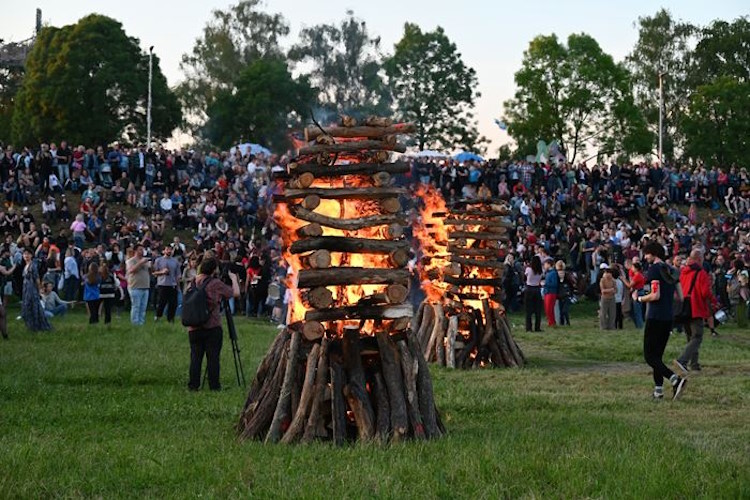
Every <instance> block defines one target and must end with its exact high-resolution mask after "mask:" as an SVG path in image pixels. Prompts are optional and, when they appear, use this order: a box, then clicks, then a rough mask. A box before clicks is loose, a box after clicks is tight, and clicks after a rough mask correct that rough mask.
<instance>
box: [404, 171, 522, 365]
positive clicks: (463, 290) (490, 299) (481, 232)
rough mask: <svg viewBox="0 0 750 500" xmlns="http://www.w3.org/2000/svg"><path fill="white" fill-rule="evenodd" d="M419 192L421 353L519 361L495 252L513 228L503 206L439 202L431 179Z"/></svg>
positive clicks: (463, 361) (452, 360)
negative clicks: (503, 304)
mask: <svg viewBox="0 0 750 500" xmlns="http://www.w3.org/2000/svg"><path fill="white" fill-rule="evenodd" d="M418 194H419V197H420V198H421V201H422V204H423V205H422V207H421V209H420V218H419V222H418V223H417V224H416V226H415V228H414V229H415V230H414V234H415V236H416V237H417V239H418V240H419V242H420V248H421V252H422V258H421V259H420V262H419V269H420V278H421V282H422V289H423V290H424V292H425V295H426V296H427V298H426V300H425V301H424V302H423V303H422V304H421V305H420V307H419V310H418V312H417V315H416V317H415V320H414V321H413V328H414V330H415V332H416V333H417V339H418V341H419V343H420V346H421V348H422V353H423V355H424V357H425V359H427V360H428V361H435V362H437V363H438V364H441V365H445V366H448V367H451V368H456V367H458V368H470V367H479V366H487V365H491V366H522V365H523V364H524V362H525V360H524V357H523V353H522V352H521V349H520V348H519V347H518V344H516V342H515V340H514V339H513V337H512V335H511V331H510V323H509V322H508V320H507V318H506V316H505V309H504V308H503V306H502V302H501V299H502V293H501V292H502V276H503V263H502V262H501V261H500V260H499V259H498V256H499V255H501V246H502V245H503V244H504V243H506V242H507V241H508V238H507V235H506V233H507V230H508V228H510V227H512V223H511V222H510V221H509V220H507V219H506V217H505V216H506V215H508V213H509V211H508V208H507V207H506V206H505V205H504V203H503V202H502V201H499V200H492V199H471V200H459V201H456V202H453V203H451V204H446V202H445V200H444V199H443V196H442V195H441V194H440V191H438V190H437V189H435V188H434V187H431V186H420V188H419V189H418Z"/></svg>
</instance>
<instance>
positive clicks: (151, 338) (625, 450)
mask: <svg viewBox="0 0 750 500" xmlns="http://www.w3.org/2000/svg"><path fill="white" fill-rule="evenodd" d="M17 314H18V311H17V309H15V310H11V311H10V312H9V316H12V317H15V315H17ZM573 316H574V317H575V316H579V318H580V317H581V316H583V317H584V318H585V319H579V320H577V321H575V322H574V325H573V327H572V328H567V329H558V330H556V331H546V332H544V333H541V334H539V333H536V334H524V333H520V332H519V331H520V330H521V329H522V328H520V326H517V327H516V329H515V333H516V337H517V339H518V341H519V343H520V344H521V346H522V347H523V349H524V350H525V353H526V355H527V357H528V358H529V367H528V368H525V369H523V370H494V369H487V370H480V371H467V372H459V371H449V370H446V369H442V368H436V367H435V368H434V369H433V376H434V381H435V393H436V399H437V403H438V406H439V408H440V410H441V412H442V415H443V420H444V422H445V424H446V427H447V428H448V435H447V436H446V437H445V438H443V439H441V440H438V441H434V442H411V443H405V444H399V445H394V446H387V447H381V446H376V445H351V446H347V447H344V448H335V447H333V446H329V445H327V444H315V445H309V446H291V447H290V446H283V445H269V446H267V445H263V444H259V443H255V442H246V443H241V444H240V443H238V442H237V441H236V440H235V438H234V432H233V426H234V424H235V422H236V420H237V417H238V413H239V411H240V409H241V406H242V404H243V402H244V398H245V390H241V389H239V388H237V386H236V383H235V381H234V378H233V377H234V371H233V368H232V359H231V351H230V350H229V349H228V344H227V343H225V348H224V351H223V356H222V363H223V371H222V381H223V383H224V387H225V390H224V391H222V392H220V393H209V392H208V391H202V392H199V393H190V392H188V391H187V389H186V387H185V384H186V381H187V380H186V379H187V365H188V353H189V347H188V343H187V335H186V334H185V333H184V331H182V330H181V329H179V328H178V327H170V326H167V325H163V324H160V325H159V326H158V327H155V326H154V325H153V324H151V323H150V319H149V323H148V324H147V325H146V326H145V327H143V328H141V329H135V328H131V326H130V324H129V322H128V321H127V318H126V317H125V315H123V316H121V317H119V318H116V320H115V325H114V326H113V327H112V328H111V329H106V328H105V327H104V326H103V325H99V326H97V327H89V326H88V325H86V324H85V323H86V321H85V319H84V317H83V315H81V314H80V313H78V314H73V315H72V316H69V317H67V318H65V320H63V321H58V322H57V325H56V330H55V331H54V332H51V333H39V334H32V333H29V332H27V331H25V329H24V327H23V326H22V324H21V323H20V322H18V321H15V319H11V320H10V323H9V324H10V332H11V339H10V340H9V341H5V342H0V471H2V473H0V496H2V497H3V498H42V497H100V498H114V497H139V498H140V497H152V498H182V497H197V496H202V497H210V498H224V497H241V498H247V497H251V496H252V497H257V498H267V497H304V498H353V497H354V498H356V497H390V498H438V497H439V498H454V497H472V498H500V497H504V498H517V497H558V498H570V497H601V498H620V497H622V498H657V497H662V498H695V497H706V498H749V497H750V405H748V402H749V401H750V396H749V394H750V331H745V332H739V331H737V330H735V329H732V328H723V329H722V335H721V337H719V338H716V339H714V338H707V339H706V341H705V342H704V346H703V349H702V363H703V366H704V370H703V372H702V373H701V374H700V375H697V376H694V377H692V378H691V380H690V383H689V385H688V387H687V389H686V392H685V395H684V398H683V399H682V400H680V401H678V402H674V403H673V402H670V401H663V402H654V401H652V400H651V399H650V394H651V389H652V387H651V385H652V382H651V377H650V373H649V369H648V367H647V366H646V365H645V364H644V363H643V362H642V361H641V337H642V334H641V333H640V332H638V331H635V330H634V329H632V328H631V329H626V330H625V331H619V332H614V333H603V332H599V331H597V329H596V328H595V326H594V318H593V313H592V312H591V310H590V308H588V307H586V306H583V308H582V309H581V308H580V307H579V309H574V311H573ZM513 322H514V323H515V324H516V325H519V324H520V318H517V317H515V318H514V319H513ZM237 325H238V329H239V332H240V343H241V346H242V347H243V353H242V354H243V358H244V360H245V365H246V372H247V375H248V379H250V378H252V375H253V374H254V370H255V367H256V366H257V364H258V362H259V361H260V358H261V356H262V355H263V354H264V352H265V350H266V349H267V347H268V345H269V343H270V341H271V339H272V338H273V336H274V335H275V333H276V329H275V328H272V327H270V326H268V324H267V323H265V322H256V321H247V320H245V319H240V318H238V320H237ZM683 345H684V338H683V337H681V336H678V335H675V336H673V338H672V340H671V341H670V345H669V347H668V352H667V355H668V356H669V357H670V359H671V358H672V357H674V356H675V355H676V354H677V352H678V349H679V348H680V347H682V346H683Z"/></svg>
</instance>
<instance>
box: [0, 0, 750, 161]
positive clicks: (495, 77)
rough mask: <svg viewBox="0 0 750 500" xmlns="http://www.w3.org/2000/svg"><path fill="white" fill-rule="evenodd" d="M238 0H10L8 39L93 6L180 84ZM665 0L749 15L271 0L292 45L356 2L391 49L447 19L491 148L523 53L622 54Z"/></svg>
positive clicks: (721, 3)
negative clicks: (211, 28) (472, 78)
mask: <svg viewBox="0 0 750 500" xmlns="http://www.w3.org/2000/svg"><path fill="white" fill-rule="evenodd" d="M232 3H233V2H231V1H230V0H199V1H198V0H194V1H184V0H182V1H177V0H156V1H154V0H151V1H147V0H129V1H122V0H118V1H112V0H68V1H65V0H36V1H34V2H28V1H23V0H3V1H2V3H1V4H0V38H3V39H5V40H6V41H20V40H23V39H26V38H28V37H29V36H31V35H32V33H33V29H34V20H35V15H36V14H35V8H36V7H40V8H41V9H42V19H43V21H44V23H45V24H50V25H54V26H63V25H66V24H71V23H74V22H76V21H77V20H78V19H79V18H81V17H83V16H85V15H86V14H89V13H91V12H98V13H100V14H105V15H108V16H110V17H113V18H115V19H117V20H119V21H120V22H121V23H122V24H123V26H124V28H125V30H126V32H127V33H128V35H130V36H134V37H136V38H138V39H140V42H141V47H142V48H143V49H144V50H148V47H149V46H150V45H154V52H155V53H156V54H158V56H159V57H160V58H161V68H162V71H163V72H164V74H165V75H166V77H167V80H168V82H169V84H170V85H175V84H176V83H178V82H179V81H180V80H181V78H182V74H181V72H180V70H179V62H180V57H181V55H182V54H183V53H185V52H188V51H189V50H190V49H191V48H192V46H193V42H194V40H195V39H196V37H198V36H199V35H200V34H201V31H202V28H203V26H204V25H205V23H206V21H208V19H209V17H210V13H211V11H212V10H213V9H217V8H218V9H224V8H226V7H228V6H229V5H231V4H232ZM660 7H665V8H667V9H669V10H670V11H671V12H672V14H673V16H674V17H676V18H679V19H682V20H685V21H690V22H692V23H695V24H700V25H703V24H707V23H708V22H710V21H711V20H713V19H717V18H720V19H725V20H732V19H734V18H736V17H739V16H742V15H748V14H750V6H749V4H748V2H747V0H744V1H743V0H713V1H710V2H709V1H706V0H703V1H700V0H682V1H679V0H674V1H662V2H655V1H648V0H630V1H626V2H622V1H620V2H613V1H608V0H598V1H597V0H569V1H566V2H560V1H551V0H527V1H523V0H521V1H514V2H509V1H506V0H495V1H492V0H487V1H478V0H473V1H472V0H464V1H462V2H456V1H451V2H447V1H444V0H431V1H427V0H408V1H405V0H401V1H394V0H380V1H378V0H370V1H368V2H362V1H354V0H326V1H323V2H320V1H312V0H304V1H301V0H267V1H266V9H265V10H266V11H268V12H280V13H282V14H283V15H284V17H286V18H287V20H288V21H289V23H290V26H291V33H290V36H289V37H288V39H287V40H286V41H285V45H286V46H288V45H290V44H291V43H293V42H294V41H295V40H296V36H297V33H298V32H299V30H300V28H302V27H304V26H311V25H315V24H318V23H323V22H338V21H340V20H341V19H342V18H343V17H344V15H345V13H346V10H347V9H352V10H354V13H355V15H356V16H357V17H359V18H361V19H364V20H365V21H366V22H367V24H368V28H369V30H370V33H371V34H373V35H379V36H381V38H382V47H383V49H384V50H385V51H387V52H391V51H392V50H393V45H394V43H395V42H397V41H398V40H399V39H400V38H401V35H402V34H403V25H404V23H405V22H407V21H409V22H414V23H417V24H418V25H420V26H421V27H422V29H423V30H432V29H434V28H435V27H436V26H438V25H439V26H442V27H443V28H444V29H445V31H446V33H447V35H448V37H449V38H450V39H451V40H453V42H454V43H456V45H457V46H458V49H459V51H460V52H461V54H462V55H463V58H464V62H465V63H466V64H468V65H469V66H471V67H473V68H474V69H475V70H476V71H477V77H478V80H479V89H478V90H479V91H480V92H481V94H482V97H481V98H480V99H479V101H478V102H477V109H476V114H477V117H478V120H479V130H480V132H481V133H482V134H484V135H485V136H486V137H487V138H488V139H490V140H491V146H490V153H494V151H495V150H496V148H497V147H498V146H499V145H500V144H503V143H505V142H507V141H508V137H507V134H506V133H505V132H503V131H501V130H500V129H499V128H498V127H497V126H496V125H495V124H494V123H493V120H494V118H499V117H501V115H502V103H503V101H505V100H507V99H509V98H511V97H512V96H513V93H514V82H513V74H514V73H515V72H516V71H517V70H518V68H519V67H520V64H521V58H522V56H523V51H524V50H525V49H526V48H527V46H528V43H529V41H530V40H531V39H532V38H533V37H534V36H536V35H538V34H550V33H556V34H557V35H558V37H559V38H561V39H565V38H567V36H568V35H569V34H570V33H574V32H586V33H589V34H590V35H592V36H593V37H594V38H596V39H597V40H598V42H599V44H600V45H601V46H602V48H603V50H604V51H605V52H607V53H609V54H612V55H613V56H614V58H615V59H616V60H618V61H619V60H622V59H623V58H624V57H625V55H626V54H627V53H628V52H629V51H630V50H631V48H632V46H633V44H634V43H635V41H636V38H637V30H636V26H635V23H636V21H637V19H638V17H639V16H645V15H652V14H654V13H655V12H656V11H657V10H658V9H659V8H660Z"/></svg>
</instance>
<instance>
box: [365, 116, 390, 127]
mask: <svg viewBox="0 0 750 500" xmlns="http://www.w3.org/2000/svg"><path fill="white" fill-rule="evenodd" d="M364 124H365V125H367V126H369V127H391V126H393V120H392V119H390V118H386V117H384V116H368V117H367V118H365V122H364Z"/></svg>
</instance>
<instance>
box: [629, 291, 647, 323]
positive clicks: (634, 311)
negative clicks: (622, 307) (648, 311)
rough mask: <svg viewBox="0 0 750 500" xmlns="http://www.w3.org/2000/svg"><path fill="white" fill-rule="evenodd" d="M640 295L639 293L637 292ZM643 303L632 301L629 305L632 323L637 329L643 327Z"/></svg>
mask: <svg viewBox="0 0 750 500" xmlns="http://www.w3.org/2000/svg"><path fill="white" fill-rule="evenodd" d="M638 295H639V296H641V294H640V293H639V294H638ZM643 307H644V306H643V304H642V303H641V302H635V301H633V303H632V305H631V306H630V315H631V316H632V317H633V323H634V324H635V327H636V328H638V329H641V328H643Z"/></svg>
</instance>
